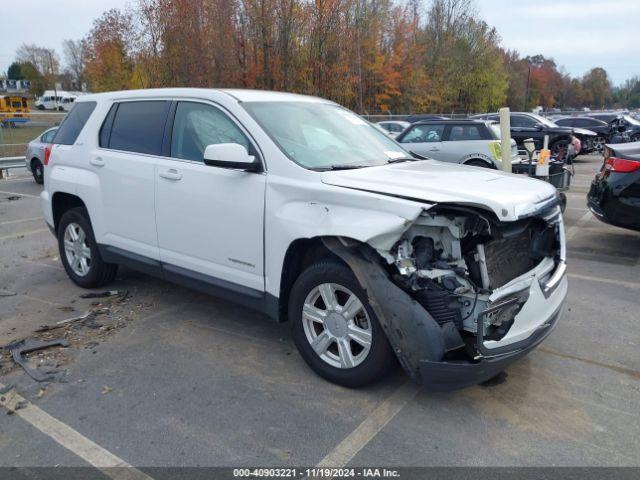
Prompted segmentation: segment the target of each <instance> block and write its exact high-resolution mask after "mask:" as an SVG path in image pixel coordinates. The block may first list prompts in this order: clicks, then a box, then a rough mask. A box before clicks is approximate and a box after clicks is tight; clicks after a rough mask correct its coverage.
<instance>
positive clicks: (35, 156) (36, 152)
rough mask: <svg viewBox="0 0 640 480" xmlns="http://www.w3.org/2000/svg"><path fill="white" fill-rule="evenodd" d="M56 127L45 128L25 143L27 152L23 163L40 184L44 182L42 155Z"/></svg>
mask: <svg viewBox="0 0 640 480" xmlns="http://www.w3.org/2000/svg"><path fill="white" fill-rule="evenodd" d="M57 131H58V127H53V128H50V129H49V130H45V131H44V132H43V133H41V134H40V135H39V136H37V137H36V138H34V139H33V140H31V141H30V142H29V144H28V145H27V154H26V155H25V163H26V166H27V170H29V171H30V172H31V174H32V175H33V179H34V180H35V181H36V183H39V184H40V185H42V184H43V183H44V166H43V165H44V155H45V150H46V148H47V145H50V144H51V142H52V141H53V137H55V135H56V132H57Z"/></svg>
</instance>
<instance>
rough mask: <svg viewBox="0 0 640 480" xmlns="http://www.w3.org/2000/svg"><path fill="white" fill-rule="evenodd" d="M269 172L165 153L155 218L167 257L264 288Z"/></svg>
mask: <svg viewBox="0 0 640 480" xmlns="http://www.w3.org/2000/svg"><path fill="white" fill-rule="evenodd" d="M265 178H266V177H265V175H262V174H255V173H248V172H242V171H236V170H229V169H224V168H218V167H209V166H207V165H204V164H203V163H195V162H187V161H179V160H170V159H166V158H164V159H160V160H159V161H158V175H157V181H156V185H157V210H156V218H157V224H158V242H159V245H160V259H161V260H162V262H164V263H169V264H173V265H177V266H180V267H183V268H186V269H188V270H192V271H196V272H200V273H204V274H206V275H209V276H213V277H217V278H220V279H223V280H227V281H229V282H233V283H237V284H241V285H245V286H248V287H251V288H253V289H256V290H260V291H262V290H264V281H263V209H264V188H265Z"/></svg>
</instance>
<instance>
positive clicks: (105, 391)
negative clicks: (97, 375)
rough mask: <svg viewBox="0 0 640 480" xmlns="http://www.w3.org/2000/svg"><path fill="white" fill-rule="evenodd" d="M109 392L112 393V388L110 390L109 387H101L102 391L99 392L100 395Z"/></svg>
mask: <svg viewBox="0 0 640 480" xmlns="http://www.w3.org/2000/svg"><path fill="white" fill-rule="evenodd" d="M111 391H113V388H111V387H110V386H109V385H103V386H102V390H100V393H102V394H103V395H104V394H105V393H109V392H111Z"/></svg>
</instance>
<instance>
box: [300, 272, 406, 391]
mask: <svg viewBox="0 0 640 480" xmlns="http://www.w3.org/2000/svg"><path fill="white" fill-rule="evenodd" d="M328 285H329V286H332V288H333V290H332V293H333V300H332V302H333V301H335V302H336V303H334V304H333V306H334V307H335V308H333V309H331V308H326V307H327V305H326V304H325V301H324V298H325V295H326V294H327V292H329V291H330V290H327V286H328ZM350 295H353V296H355V300H353V303H351V305H352V307H354V308H353V309H352V311H351V313H352V314H353V315H350V314H349V313H347V318H350V320H346V319H345V317H344V316H343V315H341V314H340V311H342V308H343V307H344V306H345V305H347V300H351V296H350ZM314 298H316V300H315V301H314ZM356 300H357V301H359V302H360V305H359V306H358V304H357V303H356ZM323 306H324V307H325V308H322V307H323ZM288 308H289V320H290V321H291V329H292V335H293V340H294V342H295V344H296V347H297V348H298V351H299V352H300V355H302V358H303V359H304V360H305V362H307V364H308V365H309V366H310V367H311V369H312V370H313V371H314V372H316V373H317V374H318V375H320V376H321V377H323V378H325V379H327V380H329V381H330V382H333V383H337V384H338V385H342V386H345V387H351V388H356V387H361V386H364V385H367V384H370V383H373V382H376V381H378V380H381V379H382V378H383V377H384V376H385V375H386V374H387V373H388V372H389V370H390V369H391V368H392V367H393V366H394V365H395V355H394V353H393V350H392V349H391V346H390V345H389V342H388V340H387V337H386V335H385V334H384V332H383V330H382V327H381V326H380V324H379V323H378V319H377V318H376V316H375V313H374V312H373V310H372V309H371V306H370V305H369V302H368V300H367V295H366V293H365V291H364V290H363V289H362V287H361V286H360V284H359V283H358V281H357V279H356V277H355V275H354V274H353V273H352V272H351V270H350V269H349V268H348V267H347V266H345V265H343V264H340V263H337V262H334V261H321V262H318V263H315V264H313V265H311V266H310V267H309V268H307V269H306V270H305V271H304V272H303V273H302V274H301V275H300V276H299V277H298V279H297V280H296V281H295V283H294V284H293V287H292V289H291V294H290V296H289V305H288ZM303 308H304V309H306V310H307V311H308V312H311V313H310V314H304V315H303ZM311 308H314V309H315V310H313V309H311ZM327 310H328V311H329V312H330V313H326V312H327ZM318 311H320V312H324V316H319V315H317V313H318ZM311 316H315V317H316V318H319V319H320V320H321V322H317V321H313V320H311V319H310V318H311ZM349 329H351V330H349ZM356 337H357V340H354V338H356ZM327 339H328V340H327ZM313 340H315V342H316V345H317V346H316V348H317V350H318V351H321V352H323V353H321V354H320V353H317V350H316V349H314V347H313V346H312V344H311V342H312V341H313ZM367 340H368V341H369V346H368V349H367V347H366V346H364V345H365V344H366V343H367ZM360 342H362V343H360ZM325 344H326V347H324V345H325ZM339 344H341V347H339ZM345 349H347V350H348V352H349V354H350V355H347V354H345V353H346V350H345ZM343 354H344V355H343ZM343 359H344V361H343ZM340 365H341V366H340Z"/></svg>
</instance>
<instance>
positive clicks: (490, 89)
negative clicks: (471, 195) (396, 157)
mask: <svg viewBox="0 0 640 480" xmlns="http://www.w3.org/2000/svg"><path fill="white" fill-rule="evenodd" d="M63 57H64V68H61V62H60V59H59V57H58V55H57V53H56V52H54V51H52V50H51V49H48V48H44V47H39V46H36V45H23V46H22V47H20V49H18V51H17V52H16V62H15V63H14V64H13V65H12V66H11V67H10V69H9V72H8V76H9V78H15V79H20V78H18V77H21V78H26V79H28V80H31V82H32V88H33V89H34V90H35V91H36V92H41V91H42V90H44V89H51V86H52V85H53V83H54V82H55V81H58V82H59V83H62V85H63V86H64V87H65V88H67V89H75V90H80V89H82V88H83V87H85V88H86V89H87V90H89V91H92V92H100V91H109V90H121V89H132V88H154V87H167V86H189V87H237V88H257V89H269V90H284V91H290V92H298V93H305V94H311V95H318V96H321V97H325V98H329V99H332V100H334V101H336V102H339V103H341V104H343V105H346V106H348V107H350V108H352V109H354V110H356V111H358V112H359V113H368V114H374V113H394V114H402V113H412V112H440V113H450V112H460V113H463V112H483V111H494V110H496V109H498V108H499V107H501V106H505V105H508V106H510V107H511V108H512V109H515V110H523V109H527V110H528V109H531V108H533V107H535V106H542V107H544V108H552V107H556V108H581V107H590V108H605V107H611V106H625V107H640V79H639V78H638V77H635V78H632V79H630V80H628V81H627V82H626V83H625V84H624V85H622V86H620V87H617V88H614V87H613V86H612V85H611V82H610V80H609V77H608V75H607V72H606V71H605V70H604V69H602V68H593V69H592V70H590V71H589V72H587V73H586V74H585V75H584V76H583V77H582V78H573V77H571V76H570V75H568V74H566V73H563V71H562V69H561V68H559V67H558V65H556V63H555V62H554V61H553V59H551V58H546V57H544V56H542V55H536V56H527V57H521V56H520V55H519V54H518V52H516V51H513V50H508V49H504V48H503V47H502V46H501V45H500V37H499V35H498V33H497V31H496V30H495V28H493V27H491V26H490V25H488V24H487V23H486V22H485V21H484V20H482V19H481V18H480V17H479V15H478V14H477V11H476V9H475V6H474V3H473V0H396V1H394V0H137V3H135V4H134V6H132V7H129V8H128V9H126V10H118V9H112V10H108V11H106V12H105V13H104V14H103V15H102V16H101V17H99V18H97V19H96V20H95V21H94V22H93V27H92V28H91V30H90V32H89V33H88V34H87V36H86V37H85V38H83V39H80V40H66V41H65V42H64V51H63ZM12 75H13V76H12ZM16 75H17V76H16Z"/></svg>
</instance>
